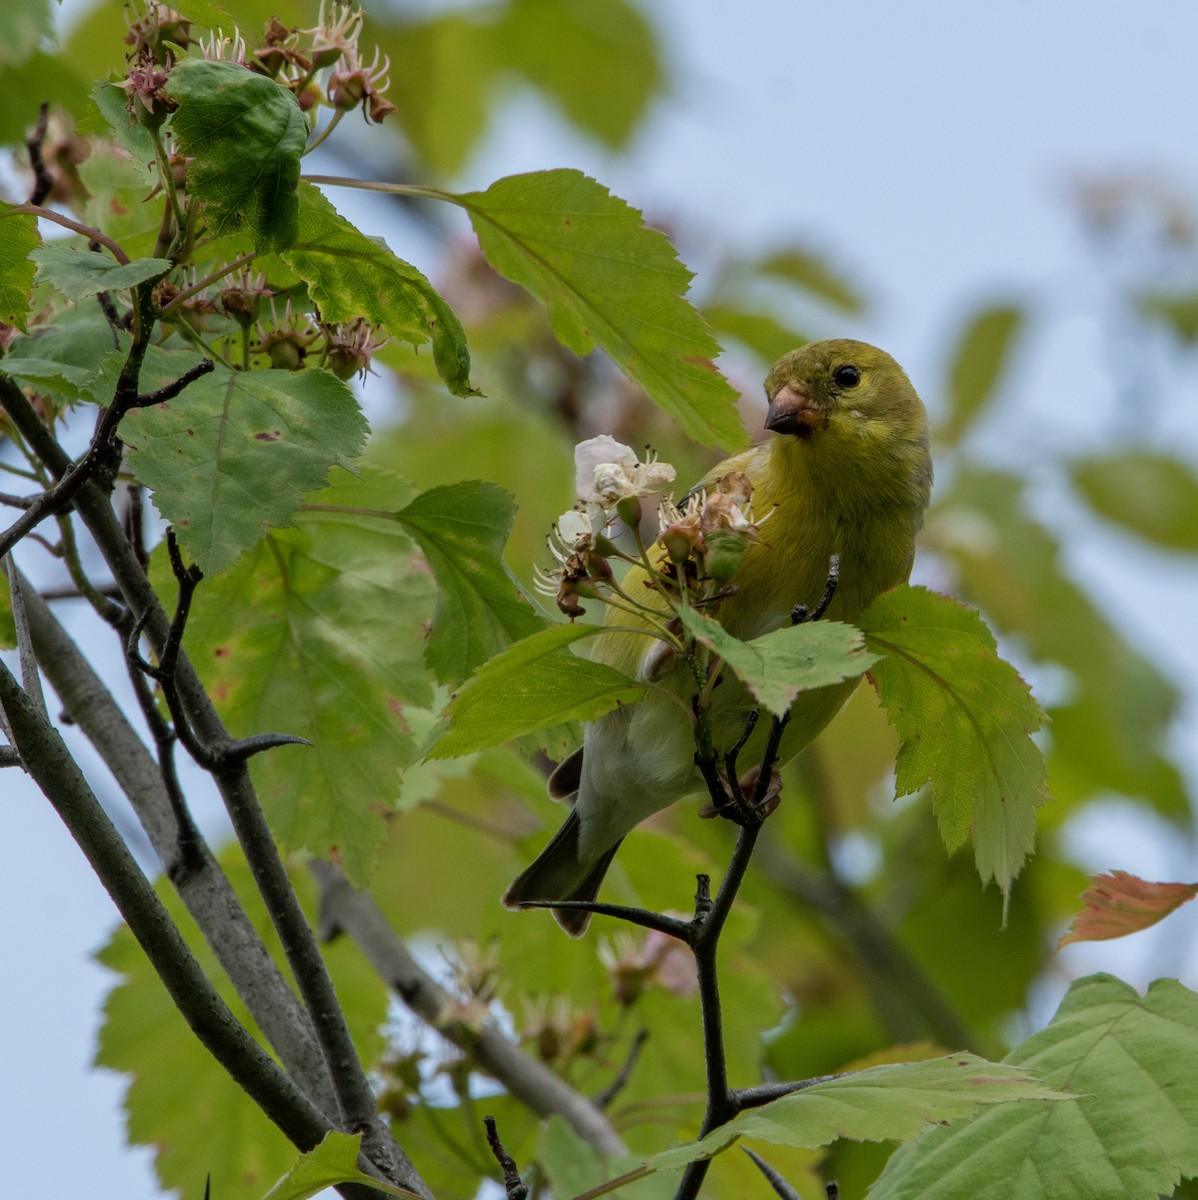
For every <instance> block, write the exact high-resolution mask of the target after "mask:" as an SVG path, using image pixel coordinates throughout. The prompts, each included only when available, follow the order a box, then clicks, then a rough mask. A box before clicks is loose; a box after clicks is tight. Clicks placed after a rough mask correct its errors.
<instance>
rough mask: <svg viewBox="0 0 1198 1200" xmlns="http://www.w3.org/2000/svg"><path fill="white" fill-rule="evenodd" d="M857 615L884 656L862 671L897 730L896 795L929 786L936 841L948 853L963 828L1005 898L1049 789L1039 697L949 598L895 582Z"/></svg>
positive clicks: (981, 626)
mask: <svg viewBox="0 0 1198 1200" xmlns="http://www.w3.org/2000/svg"><path fill="white" fill-rule="evenodd" d="M858 624H859V625H860V626H861V628H862V630H864V632H865V643H866V645H867V646H868V647H869V649H870V650H872V651H874V652H875V653H878V654H881V655H883V656H884V657H883V658H882V660H881V661H880V662H878V663H877V664H876V665H875V666H874V667H873V670H872V671H871V678H872V679H873V681H874V683H875V685H876V687H877V689H878V694H879V696H880V697H881V700H882V704H883V705H884V706H885V708H886V711H887V714H888V715H889V717H890V721H891V723H892V724H893V725H894V727H895V729H896V730H898V734H899V737H900V739H901V745H900V747H899V756H898V764H897V777H896V781H895V787H896V794H897V795H899V796H905V795H908V794H909V793H911V792H915V791H918V790H919V789H920V788H921V787H923V786H924V784H930V788H931V797H932V807H933V809H934V810H935V812H936V816H937V819H938V821H939V823H940V832H941V836H942V837H943V838H944V842H945V845H946V846H947V847H948V849H949V850H950V851H953V850H956V849H957V848H958V847H959V846H961V845H962V844H963V843H964V842H965V840H966V839H967V838H968V837H970V836H971V835H972V837H973V843H974V857H975V861H976V863H977V868H978V873H979V874H980V875H981V877H982V881H983V882H984V883H988V882H989V881H990V880H991V879H993V880H995V881H996V882H997V883H998V885H999V887H1000V888H1001V889H1002V892H1003V896H1004V901H1005V898H1006V897H1007V896H1008V895H1009V892H1010V887H1011V881H1012V880H1013V879H1014V878H1015V876H1016V875H1017V874H1018V873H1019V869H1020V867H1021V866H1022V865H1023V861H1024V859H1025V858H1026V857H1027V856H1028V855H1029V854H1030V853H1031V851H1032V846H1033V844H1034V842H1035V837H1036V818H1035V810H1036V807H1037V806H1038V805H1040V804H1043V803H1044V802H1045V801H1046V800H1047V799H1048V798H1049V796H1048V787H1047V784H1046V782H1045V778H1046V772H1045V766H1044V756H1043V754H1042V753H1041V752H1040V749H1039V747H1037V746H1036V744H1035V742H1033V741H1032V739H1031V736H1030V735H1031V734H1032V733H1033V732H1035V730H1037V729H1039V728H1040V725H1041V723H1042V722H1043V720H1044V714H1043V713H1042V712H1041V711H1040V706H1039V705H1038V704H1037V703H1036V701H1035V700H1034V699H1033V697H1032V695H1031V692H1030V691H1029V690H1028V687H1027V684H1025V683H1024V682H1023V680H1022V679H1020V678H1019V676H1018V674H1017V673H1016V672H1015V669H1014V668H1013V667H1012V666H1010V664H1009V663H1006V662H1004V661H1003V660H1002V659H1001V658H999V656H998V652H997V649H996V647H995V642H994V637H993V635H992V634H991V633H990V631H989V629H987V628H986V625H985V623H984V622H983V621H982V618H981V617H980V616H979V615H978V613H977V612H975V611H974V610H973V609H970V608H967V607H966V606H965V605H963V604H961V603H959V602H958V601H956V600H952V599H950V598H949V597H947V596H939V595H936V594H935V593H934V592H929V591H928V590H927V589H925V588H913V587H906V586H904V587H899V588H895V589H894V590H893V591H890V592H886V593H885V594H884V595H882V596H880V597H879V598H878V599H877V600H875V601H874V602H873V604H871V605H870V606H869V608H868V609H866V611H865V612H864V613H863V614H862V616H861V619H860V621H859V622H858Z"/></svg>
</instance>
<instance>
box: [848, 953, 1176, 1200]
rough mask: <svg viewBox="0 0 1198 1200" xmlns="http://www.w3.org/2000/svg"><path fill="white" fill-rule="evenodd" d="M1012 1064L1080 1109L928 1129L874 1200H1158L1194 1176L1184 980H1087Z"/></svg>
mask: <svg viewBox="0 0 1198 1200" xmlns="http://www.w3.org/2000/svg"><path fill="white" fill-rule="evenodd" d="M1005 1061H1006V1062H1007V1063H1010V1064H1012V1065H1014V1066H1019V1067H1023V1068H1026V1069H1027V1070H1030V1071H1034V1072H1035V1074H1036V1076H1037V1078H1039V1079H1040V1081H1041V1082H1042V1083H1044V1084H1046V1085H1048V1086H1051V1087H1060V1088H1068V1089H1069V1091H1070V1092H1072V1093H1074V1095H1075V1096H1076V1099H1075V1100H1073V1101H1071V1102H1070V1103H1068V1104H1041V1103H1037V1102H1035V1101H1032V1102H1030V1103H1028V1104H1019V1105H1011V1106H1008V1107H1000V1108H995V1109H990V1110H987V1111H986V1112H983V1113H980V1114H979V1115H978V1116H976V1117H974V1118H973V1119H972V1120H970V1121H968V1122H965V1123H960V1122H958V1123H956V1124H954V1125H950V1126H949V1127H947V1128H939V1129H929V1130H928V1131H926V1132H925V1133H924V1134H923V1135H922V1136H921V1137H920V1138H919V1140H918V1141H916V1142H914V1143H913V1144H911V1145H909V1146H904V1147H902V1148H900V1149H899V1151H898V1152H897V1153H896V1154H895V1155H894V1156H893V1157H892V1158H891V1160H890V1162H889V1163H888V1165H887V1167H886V1169H885V1171H883V1173H882V1175H881V1177H880V1178H879V1179H878V1181H877V1183H876V1184H875V1185H874V1187H873V1188H872V1189H871V1190H870V1192H869V1200H916V1198H918V1200H959V1197H961V1196H969V1197H970V1200H1075V1198H1076V1197H1079V1196H1085V1197H1087V1200H1156V1198H1157V1197H1158V1196H1159V1195H1160V1194H1162V1193H1164V1194H1166V1195H1168V1194H1170V1193H1171V1192H1172V1190H1173V1187H1174V1185H1175V1184H1176V1183H1177V1182H1178V1179H1179V1178H1180V1177H1182V1176H1194V1175H1198V995H1195V994H1194V993H1193V992H1191V991H1189V990H1188V989H1187V988H1185V987H1183V986H1182V985H1181V984H1180V983H1178V982H1177V981H1176V980H1172V979H1158V980H1157V981H1156V982H1155V983H1153V984H1152V985H1151V986H1150V987H1149V989H1148V993H1147V995H1145V996H1140V995H1139V994H1138V993H1137V992H1136V991H1135V989H1134V988H1131V987H1129V986H1128V985H1127V984H1125V983H1122V982H1121V981H1120V980H1118V979H1115V978H1113V977H1112V976H1110V975H1091V976H1089V977H1088V978H1086V979H1079V980H1078V981H1077V982H1075V983H1074V984H1073V985H1072V986H1071V987H1070V989H1069V992H1068V994H1067V995H1066V996H1065V999H1064V1000H1063V1001H1062V1002H1061V1006H1060V1008H1059V1009H1058V1010H1057V1013H1056V1016H1054V1017H1053V1019H1052V1022H1051V1024H1050V1025H1049V1026H1048V1028H1047V1029H1045V1030H1043V1031H1042V1032H1040V1033H1037V1034H1034V1035H1033V1036H1032V1037H1030V1038H1028V1039H1027V1041H1025V1042H1023V1043H1022V1044H1021V1045H1019V1046H1017V1047H1016V1048H1015V1049H1014V1050H1012V1051H1011V1053H1010V1054H1008V1055H1007V1057H1006V1060H1005Z"/></svg>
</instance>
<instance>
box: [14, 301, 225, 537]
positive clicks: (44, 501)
mask: <svg viewBox="0 0 1198 1200" xmlns="http://www.w3.org/2000/svg"><path fill="white" fill-rule="evenodd" d="M137 292H138V297H139V303H140V305H141V307H142V308H143V309H145V308H146V307H147V306H148V304H149V289H148V288H146V287H145V285H142V286H141V287H139V288H138V289H137ZM148 316H149V314H148V312H143V317H148ZM150 326H151V322H150V321H149V320H148V319H147V320H143V321H142V329H141V336H140V337H137V338H135V339H134V342H133V345H132V346H131V347H130V350H129V354H128V356H127V358H126V359H125V364H124V367H123V368H122V370H121V375H120V379H119V380H118V381H117V387H116V394H115V395H114V396H113V399H112V402H111V403H110V404H109V405H108V407H107V408H106V409H104V410H103V412H101V414H100V417H99V419H98V420H97V421H96V429H95V433H94V434H93V435H92V439H91V443H90V444H89V446H88V448H87V452H86V453H85V454H84V455H83V457H82V458H81V459H80V460H79V461H78V462H77V463H74V464H73V465H72V466H70V467H69V468H67V469H66V470H65V471H62V472H59V471H58V470H57V469H56V468H55V465H54V464H53V463H50V462H47V463H46V465H47V466H49V467H50V468H51V470H54V472H55V474H56V475H58V476H59V478H58V482H57V483H55V485H54V486H53V487H52V488H49V489H48V490H47V491H45V492H43V493H42V495H41V496H39V497H38V498H37V499H36V500H35V501H34V502H33V503H32V504H31V505H30V506H29V507H28V508H27V509H26V510H25V511H24V512H23V513H22V514H21V516H20V517H18V518H17V520H16V521H14V522H13V524H12V525H10V526H9V528H8V529H6V530H5V531H4V533H3V534H0V555H3V554H7V553H8V551H9V550H11V549H12V547H13V546H15V545H16V544H17V542H19V541H20V540H21V539H22V538H24V537H26V536H28V535H29V533H30V532H31V531H32V530H33V529H35V528H36V527H37V526H38V525H39V524H40V523H41V522H42V521H44V520H45V519H46V518H47V517H49V516H52V515H53V514H55V513H60V512H62V511H63V510H64V509H65V508H67V507H68V506H69V505H70V504H71V502H72V500H73V499H74V498H75V496H76V494H77V493H78V492H79V489H80V488H81V487H83V485H84V484H85V483H87V482H88V480H90V479H92V478H93V477H94V476H96V475H97V474H99V473H100V472H101V471H102V470H103V469H104V468H105V467H107V466H110V465H111V464H112V463H113V460H114V458H115V456H116V453H117V451H116V429H117V425H118V424H119V423H120V421H121V418H122V417H124V415H125V414H126V413H127V412H129V411H130V410H131V409H134V408H138V407H142V406H143V405H144V404H145V403H151V402H154V401H151V400H150V399H149V398H148V397H144V396H139V395H138V393H137V377H138V374H139V373H140V370H141V361H142V358H143V357H144V355H145V350H146V345H147V344H148V338H149V329H150ZM213 366H214V364H213V363H212V362H211V360H209V359H204V360H203V361H202V362H201V363H199V364H197V365H196V366H195V367H193V368H192V369H191V370H189V371H187V372H185V373H184V374H183V375H182V376H180V377H179V379H178V380H176V381H175V383H176V384H177V385H178V386H179V387H180V388H183V387H186V386H187V384H188V383H192V382H194V381H195V380H196V379H198V378H199V377H200V376H201V375H205V374H207V373H208V372H209V371H211V370H212V369H213ZM0 385H3V386H2V387H0V400H2V401H3V404H4V407H5V408H7V409H8V410H9V412H10V413H12V412H13V406H14V404H17V403H18V402H17V401H16V400H15V398H14V397H13V396H12V392H13V391H16V392H18V393H19V392H20V389H19V388H17V386H16V384H15V383H13V382H12V380H11V379H9V378H8V377H7V376H3V377H0ZM172 386H174V385H172ZM153 394H154V395H157V394H158V393H153ZM22 399H23V396H22ZM14 419H15V418H14ZM39 424H40V422H39ZM22 433H26V431H25V430H24V429H22ZM26 436H27V437H28V434H27V433H26ZM56 444H57V443H56ZM43 461H45V460H43Z"/></svg>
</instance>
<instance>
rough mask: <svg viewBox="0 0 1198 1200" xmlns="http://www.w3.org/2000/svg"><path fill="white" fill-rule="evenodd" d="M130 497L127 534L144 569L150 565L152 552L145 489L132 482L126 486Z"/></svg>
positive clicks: (126, 512) (127, 513) (126, 525)
mask: <svg viewBox="0 0 1198 1200" xmlns="http://www.w3.org/2000/svg"><path fill="white" fill-rule="evenodd" d="M126 493H127V495H128V497H129V507H128V508H127V509H125V536H126V537H127V538H128V539H129V544H130V545H131V546H132V547H133V553H134V554H136V555H137V561H138V562H139V563H141V569H142V570H143V571H144V570H146V569H148V567H149V565H150V552H149V550H148V549H147V548H146V525H145V499H144V489H143V488H142V485H141V484H140V483H137V482H133V483H130V484H129V485H128V487H127V488H126Z"/></svg>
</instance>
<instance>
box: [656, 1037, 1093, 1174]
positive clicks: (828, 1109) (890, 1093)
mask: <svg viewBox="0 0 1198 1200" xmlns="http://www.w3.org/2000/svg"><path fill="white" fill-rule="evenodd" d="M1069 1099H1072V1097H1071V1096H1070V1095H1068V1094H1067V1093H1065V1092H1061V1091H1056V1090H1054V1089H1053V1088H1051V1087H1047V1086H1045V1085H1044V1083H1043V1082H1041V1081H1040V1080H1038V1079H1037V1078H1036V1077H1035V1076H1034V1075H1032V1074H1031V1073H1030V1072H1029V1071H1028V1070H1027V1069H1025V1068H1020V1067H1016V1066H1011V1065H1008V1064H1005V1063H994V1062H987V1060H986V1059H984V1058H979V1057H978V1056H977V1055H976V1054H951V1055H947V1056H945V1057H943V1058H933V1059H925V1060H924V1061H923V1062H913V1063H897V1064H894V1065H889V1066H880V1067H867V1068H866V1069H865V1070H862V1071H852V1072H849V1073H848V1074H846V1075H842V1076H840V1077H839V1078H836V1079H830V1080H827V1081H826V1082H823V1083H816V1084H812V1086H811V1087H807V1088H804V1089H803V1090H802V1091H799V1092H794V1093H792V1094H791V1095H789V1096H784V1097H782V1099H780V1100H774V1101H771V1102H770V1103H769V1104H765V1105H762V1106H761V1107H760V1108H753V1109H750V1110H748V1111H747V1112H743V1113H741V1114H740V1116H738V1117H735V1118H733V1119H732V1120H731V1121H729V1122H728V1123H727V1124H726V1125H721V1126H720V1127H719V1128H718V1129H716V1130H713V1131H712V1132H711V1133H709V1134H708V1135H707V1137H705V1138H703V1139H702V1140H701V1141H698V1142H694V1143H692V1144H691V1145H689V1146H678V1147H675V1148H674V1149H672V1150H665V1151H663V1152H662V1153H661V1154H656V1155H654V1156H653V1158H651V1159H650V1160H649V1164H648V1165H649V1166H651V1167H652V1168H653V1169H655V1170H671V1169H674V1168H677V1167H680V1166H683V1165H685V1164H686V1163H688V1162H692V1161H694V1160H695V1159H697V1158H710V1157H711V1156H712V1155H713V1154H718V1153H719V1152H720V1151H721V1150H725V1149H727V1147H728V1146H730V1145H731V1144H732V1143H733V1142H735V1141H736V1140H737V1139H739V1138H742V1137H748V1138H754V1139H757V1140H759V1141H763V1142H769V1143H771V1144H774V1145H779V1146H798V1147H802V1148H807V1149H814V1148H815V1147H817V1146H827V1145H829V1144H830V1143H831V1142H834V1141H835V1140H836V1139H837V1138H853V1139H855V1140H856V1141H872V1142H879V1141H889V1140H892V1139H906V1138H913V1137H915V1136H916V1135H918V1134H919V1133H920V1132H921V1131H922V1130H923V1129H924V1128H925V1127H926V1126H927V1125H928V1124H929V1123H930V1122H938V1123H941V1122H944V1121H951V1120H955V1119H957V1118H959V1117H963V1116H968V1115H970V1114H972V1113H974V1112H976V1111H977V1110H978V1109H979V1108H981V1107H983V1106H991V1105H998V1106H1000V1107H1005V1106H1007V1105H1012V1106H1013V1107H1016V1108H1017V1107H1018V1104H1017V1103H1016V1104H1012V1102H1019V1103H1024V1102H1028V1101H1033V1100H1034V1101H1039V1102H1040V1104H1039V1105H1038V1106H1037V1107H1042V1106H1045V1105H1046V1104H1048V1103H1049V1102H1056V1101H1061V1100H1069Z"/></svg>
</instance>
